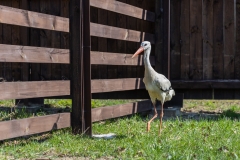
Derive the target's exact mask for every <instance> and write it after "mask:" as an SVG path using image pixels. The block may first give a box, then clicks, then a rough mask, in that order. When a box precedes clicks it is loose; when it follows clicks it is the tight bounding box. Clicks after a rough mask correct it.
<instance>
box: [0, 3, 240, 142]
mask: <svg viewBox="0 0 240 160" xmlns="http://www.w3.org/2000/svg"><path fill="white" fill-rule="evenodd" d="M70 2H71V3H70ZM80 2H83V3H84V4H85V3H86V2H87V3H88V2H89V5H90V17H88V16H84V15H82V14H83V13H82V12H81V11H82V10H85V11H84V13H85V12H86V13H87V12H88V10H87V9H88V8H81V6H80ZM85 5H88V4H85ZM239 5H240V1H239V0H235V1H234V0H229V1H224V0H202V1H195V0H181V1H179V0H171V1H168V0H138V1H136V0H118V1H116V0H90V1H84V0H83V1H79V0H78V1H75V0H52V1H50V0H41V1H39V0H2V1H1V2H0V23H1V24H0V77H1V78H0V80H1V82H0V91H1V96H0V99H26V98H27V99H28V100H27V101H26V103H27V102H32V103H43V99H44V98H47V97H58V98H61V97H62V96H64V97H65V98H73V97H70V96H69V95H70V90H71V91H72V92H74V93H76V94H74V95H75V96H76V97H75V98H73V99H75V100H76V101H75V102H76V103H75V102H73V103H74V104H73V112H72V114H71V116H70V114H69V113H66V114H65V113H64V114H58V115H52V118H51V116H47V117H48V118H49V119H51V120H49V124H48V125H46V126H44V125H43V124H44V123H42V122H41V121H42V119H43V118H44V117H35V118H31V119H26V120H21V121H18V120H16V121H9V122H1V123H0V125H1V126H5V127H1V128H3V129H4V131H6V132H1V133H6V134H9V133H10V132H12V131H13V130H12V128H15V126H18V127H16V128H19V130H20V131H19V132H17V133H16V134H9V136H8V137H3V136H2V134H1V136H0V137H2V138H0V140H1V139H6V138H13V137H17V136H23V135H28V134H33V133H39V132H45V131H48V130H51V129H55V128H56V129H57V128H62V127H67V126H70V117H71V121H72V122H71V123H72V124H71V125H75V126H78V127H83V128H82V129H87V128H88V127H90V128H91V122H90V121H92V122H94V121H99V120H103V119H105V118H114V117H119V116H123V115H128V114H132V113H136V112H139V111H145V110H149V109H150V105H147V104H150V102H149V101H145V102H137V103H131V104H126V105H120V106H115V107H113V106H112V107H104V108H98V109H93V110H90V111H89V102H90V100H91V95H92V98H98V99H128V98H130V99H133V98H136V99H147V98H149V97H148V94H147V92H146V90H145V88H144V85H143V83H142V79H141V78H142V77H143V74H144V66H143V62H142V57H138V58H136V59H131V55H132V54H133V53H134V52H135V51H136V49H137V48H138V47H139V45H140V42H141V41H143V40H148V41H150V42H151V43H152V53H151V63H152V65H153V66H154V68H155V69H156V70H157V71H158V72H160V73H163V74H164V75H166V76H167V77H169V78H170V80H171V82H172V86H173V88H174V89H175V90H176V93H177V95H180V93H184V98H193V99H212V98H215V99H238V98H240V87H239V86H240V85H239V84H240V81H239V78H240V77H239V76H240V63H239V57H240V56H239V55H240V50H239V46H240V44H238V43H239V42H240V41H239V39H240V38H239V36H240V34H239V33H240V32H239V28H240V23H239V22H240V21H239V17H240V14H239V13H240V7H239ZM71 7H75V8H73V9H72V10H70V11H69V8H71ZM69 13H71V14H70V15H72V17H70V16H69ZM76 14H78V16H80V17H81V16H82V17H81V18H78V17H77V15H76ZM74 18H75V19H74ZM89 18H90V23H86V22H89ZM71 19H74V20H71ZM73 22H74V23H73ZM83 22H84V23H85V24H87V25H81V24H82V23H83ZM69 24H70V26H69ZM75 24H76V25H75ZM71 26H72V27H71ZM74 27H75V28H74ZM82 27H83V28H84V27H86V28H87V29H90V30H85V29H86V28H85V29H83V28H82ZM83 30H85V31H89V34H88V32H85V33H84V32H83ZM69 33H70V34H71V36H69V35H70V34H69ZM90 36H91V42H90V43H91V45H90V44H88V40H89V38H90ZM69 37H71V39H69ZM82 40H83V43H82V42H81V41H82ZM74 41H75V42H74ZM80 42H81V43H80ZM85 42H86V43H85ZM78 44H79V45H78ZM89 46H91V51H90V50H89ZM81 48H83V50H82V49H81ZM70 52H71V54H70ZM78 52H80V53H81V54H80V55H77V54H76V53H78ZM83 52H84V53H85V52H86V53H88V52H89V54H82V53H83ZM73 53H74V54H73ZM70 55H71V56H70ZM84 56H85V57H86V58H87V60H86V61H83V58H84ZM76 57H77V58H76ZM88 58H90V59H89V60H88ZM90 60H91V65H90V64H88V63H90ZM70 62H71V63H70ZM72 62H73V63H72ZM69 64H70V65H69ZM78 64H84V67H83V66H80V65H78ZM70 66H71V67H72V69H71V71H70ZM75 67H76V68H75ZM89 68H91V72H87V70H88V69H89ZM89 71H90V70H89ZM77 73H81V74H77ZM84 73H85V74H84ZM90 73H91V74H90ZM89 76H91V77H89ZM88 78H89V81H87V79H88ZM90 79H91V80H90ZM70 80H71V85H70ZM73 84H75V85H76V86H77V87H76V88H74V87H73ZM84 85H86V87H85V89H84V87H83V86H84ZM86 88H91V89H86ZM73 90H74V91H73ZM81 93H84V94H81ZM71 95H72V96H73V93H71ZM84 95H86V96H88V98H87V100H85V99H84V97H83V96H84ZM21 101H22V100H21ZM24 103H25V102H24ZM77 104H78V105H77ZM79 104H81V105H79ZM74 106H75V107H74ZM77 106H78V107H77ZM79 106H84V107H85V108H79ZM143 106H146V107H145V108H144V107H143ZM84 109H85V111H87V112H83V111H84ZM81 113H87V114H88V115H90V117H89V116H87V115H85V117H88V118H90V120H88V121H87V122H84V119H81V116H82V115H81ZM47 117H46V118H47ZM75 119H77V120H75ZM80 119H81V120H80ZM20 122H21V123H20ZM73 122H76V124H73ZM89 122H90V123H89ZM87 123H88V124H87ZM4 124H5V125H4ZM83 124H84V125H83ZM7 126H8V127H7ZM6 134H5V135H6Z"/></svg>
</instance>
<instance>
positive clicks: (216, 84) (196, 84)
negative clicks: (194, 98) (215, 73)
mask: <svg viewBox="0 0 240 160" xmlns="http://www.w3.org/2000/svg"><path fill="white" fill-rule="evenodd" d="M171 84H172V87H173V88H174V89H239V88H240V80H193V81H182V80H180V81H178V80H173V81H171ZM195 93H196V92H195Z"/></svg>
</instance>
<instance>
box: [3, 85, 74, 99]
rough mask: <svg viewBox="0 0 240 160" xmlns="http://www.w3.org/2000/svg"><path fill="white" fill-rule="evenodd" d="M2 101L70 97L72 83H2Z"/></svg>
mask: <svg viewBox="0 0 240 160" xmlns="http://www.w3.org/2000/svg"><path fill="white" fill-rule="evenodd" d="M0 93H1V95H0V100H3V99H25V98H36V97H52V96H64V95H70V81H31V82H1V83H0Z"/></svg>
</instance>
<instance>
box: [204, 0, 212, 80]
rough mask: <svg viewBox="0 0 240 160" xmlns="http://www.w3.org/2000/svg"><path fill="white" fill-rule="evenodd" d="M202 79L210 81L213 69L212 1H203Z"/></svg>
mask: <svg viewBox="0 0 240 160" xmlns="http://www.w3.org/2000/svg"><path fill="white" fill-rule="evenodd" d="M202 9H203V14H202V15H203V16H202V23H203V24H202V27H203V29H202V36H203V79H212V67H213V63H212V61H213V0H210V1H209V0H203V8H202Z"/></svg>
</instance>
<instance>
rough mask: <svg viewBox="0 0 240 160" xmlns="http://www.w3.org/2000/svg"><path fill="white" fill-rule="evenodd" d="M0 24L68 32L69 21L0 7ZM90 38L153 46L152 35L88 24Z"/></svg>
mask: <svg viewBox="0 0 240 160" xmlns="http://www.w3.org/2000/svg"><path fill="white" fill-rule="evenodd" d="M0 23H6V24H12V25H19V26H25V27H32V28H41V29H48V30H54V31H62V32H69V19H68V18H63V17H58V16H53V15H48V14H43V13H37V12H31V11H27V10H22V9H16V8H11V7H6V6H1V5H0ZM90 28H91V33H90V34H91V36H97V37H104V38H113V39H119V40H126V41H133V42H142V41H144V40H148V41H150V42H151V43H152V44H154V42H155V41H154V35H153V34H149V33H144V32H140V31H134V30H129V29H122V28H117V27H110V26H106V25H101V24H96V23H90Z"/></svg>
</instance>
